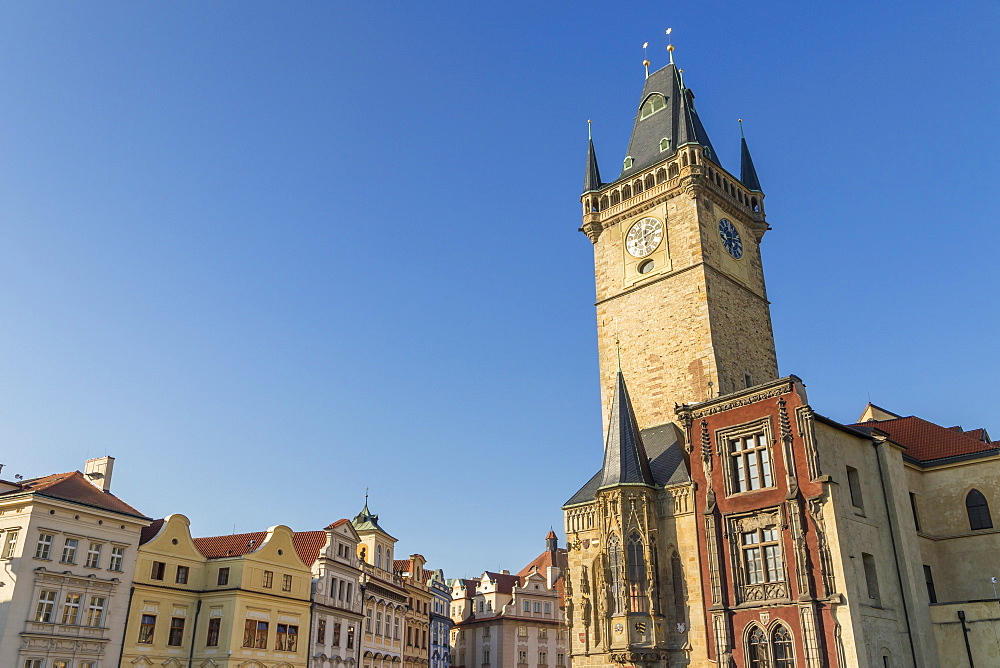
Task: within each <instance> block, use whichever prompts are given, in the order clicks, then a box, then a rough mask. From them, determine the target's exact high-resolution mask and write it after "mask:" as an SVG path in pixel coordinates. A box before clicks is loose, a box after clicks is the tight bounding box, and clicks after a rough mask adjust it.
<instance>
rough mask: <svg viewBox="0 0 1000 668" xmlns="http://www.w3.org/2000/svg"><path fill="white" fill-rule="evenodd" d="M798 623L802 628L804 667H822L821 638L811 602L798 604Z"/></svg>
mask: <svg viewBox="0 0 1000 668" xmlns="http://www.w3.org/2000/svg"><path fill="white" fill-rule="evenodd" d="M799 623H800V627H801V629H802V644H803V646H804V648H805V654H806V667H807V668H822V666H823V656H822V651H821V649H820V643H821V639H820V637H819V634H818V633H817V631H816V614H815V611H814V610H813V605H812V604H811V603H809V604H806V605H800V606H799Z"/></svg>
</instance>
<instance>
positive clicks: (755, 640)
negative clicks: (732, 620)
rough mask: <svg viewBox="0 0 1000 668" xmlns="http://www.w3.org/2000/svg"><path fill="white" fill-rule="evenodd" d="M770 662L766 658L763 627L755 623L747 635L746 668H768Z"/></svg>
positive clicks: (765, 638) (765, 637)
mask: <svg viewBox="0 0 1000 668" xmlns="http://www.w3.org/2000/svg"><path fill="white" fill-rule="evenodd" d="M770 665H771V662H770V661H769V660H768V651H767V635H766V634H765V633H764V629H762V628H760V627H759V626H757V625H756V624H754V625H753V630H751V631H750V635H749V636H747V667H748V668H769V666H770Z"/></svg>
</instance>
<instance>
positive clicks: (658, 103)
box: [639, 93, 667, 121]
mask: <svg viewBox="0 0 1000 668" xmlns="http://www.w3.org/2000/svg"><path fill="white" fill-rule="evenodd" d="M665 106H667V99H666V98H665V97H663V96H662V95H660V94H659V93H653V94H652V95H650V96H649V97H647V98H646V101H645V102H643V103H642V108H641V109H639V120H640V121H641V120H644V119H646V118H649V117H650V116H652V115H653V114H655V113H656V112H658V111H659V110H661V109H663V108H664V107H665Z"/></svg>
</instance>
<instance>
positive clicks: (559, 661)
mask: <svg viewBox="0 0 1000 668" xmlns="http://www.w3.org/2000/svg"><path fill="white" fill-rule="evenodd" d="M556 665H557V666H565V665H566V655H565V654H556Z"/></svg>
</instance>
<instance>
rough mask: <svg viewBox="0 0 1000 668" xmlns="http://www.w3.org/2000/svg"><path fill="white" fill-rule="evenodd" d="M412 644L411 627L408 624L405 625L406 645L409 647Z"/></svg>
mask: <svg viewBox="0 0 1000 668" xmlns="http://www.w3.org/2000/svg"><path fill="white" fill-rule="evenodd" d="M411 645H413V629H412V628H411V627H409V626H407V627H406V646H407V647H410V646H411Z"/></svg>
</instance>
